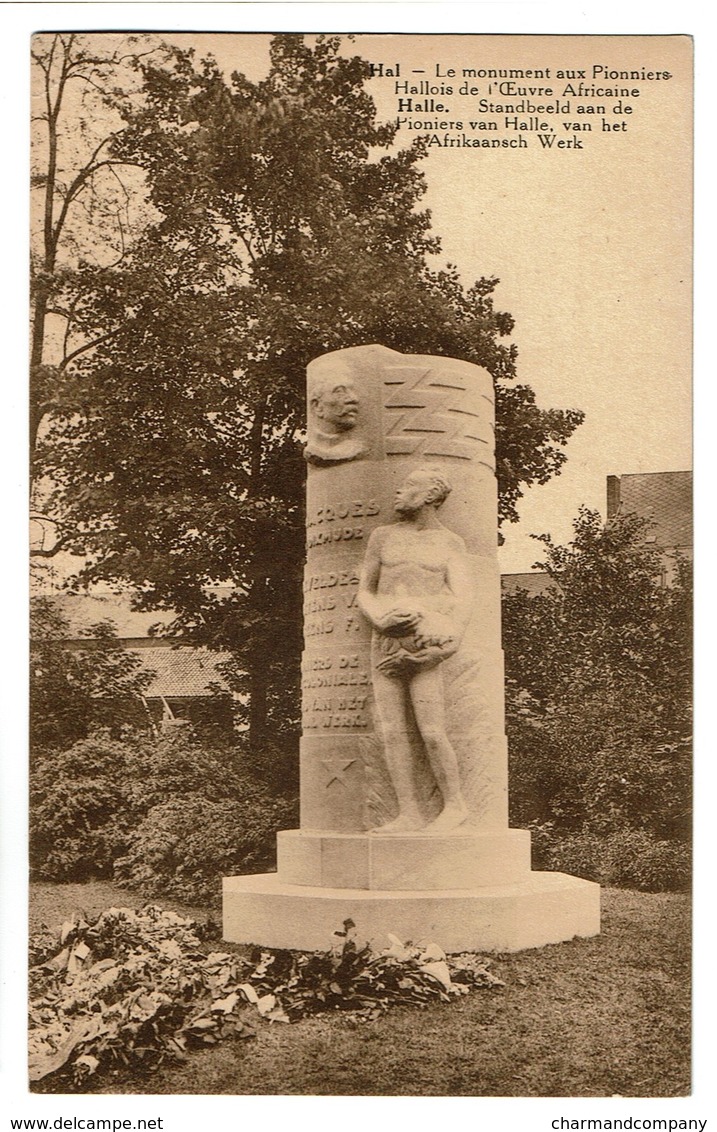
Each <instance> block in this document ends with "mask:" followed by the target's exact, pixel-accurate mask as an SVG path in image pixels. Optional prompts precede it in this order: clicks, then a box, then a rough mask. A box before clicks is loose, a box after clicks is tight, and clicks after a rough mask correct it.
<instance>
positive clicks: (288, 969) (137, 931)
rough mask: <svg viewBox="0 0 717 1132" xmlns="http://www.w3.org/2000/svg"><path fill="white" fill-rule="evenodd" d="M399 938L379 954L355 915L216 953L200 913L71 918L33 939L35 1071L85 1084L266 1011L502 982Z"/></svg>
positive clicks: (410, 999)
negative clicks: (56, 945)
mask: <svg viewBox="0 0 717 1132" xmlns="http://www.w3.org/2000/svg"><path fill="white" fill-rule="evenodd" d="M389 939H390V947H389V948H387V949H386V950H385V951H383V952H381V953H379V954H376V953H375V952H373V951H372V950H371V948H370V947H369V946H368V945H362V946H359V945H357V943H356V942H355V925H354V924H353V923H352V922H351V921H346V923H345V924H344V928H343V931H341V932H337V933H335V936H334V945H333V947H332V948H331V949H330V950H329V951H326V952H319V953H316V954H303V953H296V952H288V951H274V952H271V951H263V952H259V951H257V952H255V953H254V954H253V955H252V956H251V958H243V957H240V956H237V955H236V954H229V953H225V952H216V951H214V952H209V953H207V951H206V948H203V946H202V941H201V938H200V931H199V929H198V928H197V925H196V924H194V923H192V922H191V921H189V920H186V919H183V918H182V917H180V916H177V915H176V914H175V913H172V912H163V911H162V910H161V909H160V908H157V907H153V906H150V907H148V908H145V909H143V910H142V911H139V912H134V911H132V910H131V909H127V908H119V909H118V908H110V909H109V910H108V911H106V912H103V913H102V915H101V916H99V917H98V919H97V920H95V921H94V923H91V924H90V923H87V922H85V921H84V920H82V919H78V920H75V921H74V922H68V923H66V924H65V925H64V926H63V929H62V932H61V938H60V950H59V951H57V950H56V951H55V952H54V953H51V952H50V951H49V949H48V948H47V941H46V937H45V936H43V939H42V940H41V941H39V943H38V944H37V945H36V947H35V950H36V952H37V951H38V950H39V953H40V954H41V955H42V950H40V949H43V948H44V955H42V961H41V962H40V963H39V964H38V965H36V966H35V967H34V968H33V969H32V970H31V973H30V975H31V991H32V996H31V1004H30V1073H31V1080H33V1081H40V1080H43V1079H44V1078H46V1077H49V1076H52V1075H61V1076H62V1077H64V1078H65V1079H67V1080H71V1081H72V1082H73V1083H74V1084H75V1085H79V1084H81V1083H82V1082H83V1081H85V1080H86V1079H87V1078H88V1077H89V1076H91V1075H93V1074H94V1073H101V1072H104V1071H107V1070H108V1069H110V1068H112V1067H115V1066H127V1067H129V1068H130V1069H133V1070H136V1069H142V1070H144V1071H152V1070H155V1069H157V1068H158V1067H159V1066H160V1065H161V1064H162V1063H163V1062H164V1061H165V1060H167V1059H168V1058H169V1059H175V1060H176V1059H181V1058H183V1057H185V1056H186V1054H187V1052H188V1051H190V1050H191V1049H192V1048H197V1047H201V1046H206V1045H213V1044H215V1043H216V1042H218V1041H221V1040H225V1039H228V1038H231V1039H237V1038H242V1039H243V1038H251V1037H253V1036H254V1034H255V1030H254V1028H253V1026H252V1024H251V1021H250V1019H251V1018H255V1017H256V1014H258V1015H259V1016H260V1017H262V1018H264V1019H266V1020H268V1021H270V1022H292V1021H298V1020H299V1019H300V1018H302V1017H305V1016H306V1015H308V1014H316V1013H320V1012H324V1011H329V1010H350V1011H352V1012H354V1013H355V1014H357V1016H358V1017H361V1018H363V1019H367V1020H368V1019H373V1018H376V1017H379V1016H380V1015H381V1014H382V1013H383V1012H385V1011H386V1010H388V1008H389V1007H390V1006H392V1005H403V1004H405V1005H425V1004H426V1003H427V1002H430V1001H441V1002H448V1001H450V1000H451V998H453V997H455V996H457V995H459V994H466V993H468V991H469V990H470V989H472V988H476V987H494V986H501V985H502V983H501V980H500V979H498V978H497V977H496V976H494V975H492V974H491V972H490V971H489V969H488V964H487V962H486V960H483V959H480V957H477V956H475V955H472V956H465V957H461V956H459V957H457V958H455V959H454V960H452V961H451V962H450V965H449V962H448V960H447V959H446V956H445V955H444V953H443V952H442V951H441V950H440V948H438V947H436V946H435V945H434V944H429V945H427V946H425V947H422V948H419V947H413V946H411V945H404V944H403V943H402V942H401V941H400V940H398V939H396V938H395V937H394V936H389ZM31 943H32V941H31Z"/></svg>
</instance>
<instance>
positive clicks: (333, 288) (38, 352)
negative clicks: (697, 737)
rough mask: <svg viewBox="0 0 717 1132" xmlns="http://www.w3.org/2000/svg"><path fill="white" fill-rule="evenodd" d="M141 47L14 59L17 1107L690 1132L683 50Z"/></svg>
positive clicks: (41, 46)
mask: <svg viewBox="0 0 717 1132" xmlns="http://www.w3.org/2000/svg"><path fill="white" fill-rule="evenodd" d="M49 7H51V6H45V11H44V13H43V15H45V16H47V14H48V8H49ZM138 7H140V8H141V7H142V6H141V5H139V6H138ZM126 15H127V16H131V12H129V11H128V12H127V13H126ZM126 22H127V30H111V31H110V30H106V31H105V30H92V22H91V21H88V24H87V30H63V28H62V27H61V26H59V24H58V26H57V27H56V28H54V29H53V28H52V27H51V26H50V24H49V23H48V21H47V20H45V24H44V27H45V28H48V27H49V30H35V32H34V34H33V35H32V37H31V42H30V39H29V38H28V41H27V50H28V52H29V54H30V59H31V63H30V73H31V78H30V82H31V88H30V107H29V116H30V118H31V125H30V166H31V169H30V189H29V215H30V264H31V268H30V276H31V278H30V346H29V389H30V395H29V400H30V404H29V420H30V425H29V444H30V552H29V561H30V583H29V585H30V601H29V604H30V619H29V620H30V632H29V638H30V642H29V687H30V717H29V736H30V738H29V748H30V752H29V773H28V785H27V794H28V798H29V803H28V807H29V817H28V831H29V832H28V856H29V864H28V867H29V897H28V903H29V928H28V930H29V958H28V962H27V972H28V974H27V978H28V998H29V1029H28V1043H29V1054H28V1085H27V1089H28V1095H29V1096H30V1097H31V1098H32V1100H33V1102H35V1103H39V1102H40V1098H45V1097H48V1096H49V1097H58V1096H67V1095H72V1096H75V1097H76V1096H78V1095H83V1096H84V1097H87V1096H95V1097H97V1098H98V1099H99V1098H102V1097H108V1096H109V1095H112V1096H113V1097H118V1096H139V1097H157V1096H160V1097H163V1098H172V1097H173V1098H177V1097H180V1096H187V1095H194V1096H202V1097H215V1098H216V1097H222V1096H223V1097H229V1096H231V1097H249V1096H256V1097H264V1098H266V1097H356V1098H358V1097H393V1098H397V1097H403V1098H423V1097H431V1098H604V1099H607V1098H613V1099H614V1098H618V1100H613V1102H612V1103H613V1104H616V1105H618V1106H619V1105H620V1104H621V1103H622V1102H625V1103H623V1104H622V1108H620V1107H617V1108H611V1109H609V1110H606V1112H605V1119H602V1120H601V1121H599V1122H597V1123H594V1124H593V1125H591V1126H592V1127H595V1128H598V1127H599V1128H601V1129H602V1128H607V1129H612V1128H623V1127H624V1128H643V1129H656V1128H665V1129H667V1130H668V1132H672V1129H678V1128H684V1129H695V1130H696V1132H704V1127H705V1125H706V1120H705V1119H704V1114H703V1115H702V1116H700V1114H698V1113H697V1111H696V1110H693V1109H690V1110H689V1116H687V1115H684V1113H683V1112H682V1110H680V1111H679V1112H678V1110H676V1109H675V1108H674V1106H673V1108H671V1109H670V1110H669V1111H670V1113H671V1114H672V1116H673V1117H674V1116H675V1114H677V1116H678V1117H679V1118H680V1119H673V1120H672V1121H668V1119H666V1118H665V1112H666V1111H667V1110H666V1108H665V1106H664V1105H662V1106H661V1107H657V1108H655V1107H652V1108H649V1109H644V1110H643V1113H642V1119H641V1120H640V1119H637V1118H635V1119H634V1120H633V1117H632V1115H630V1114H631V1113H632V1112H633V1111H635V1112H637V1111H638V1110H633V1109H629V1110H628V1107H627V1102H629V1101H632V1100H634V1099H635V1098H647V1099H649V1100H650V1101H651V1102H655V1101H657V1100H662V1099H667V1098H670V1099H671V1100H672V1101H673V1102H674V1101H675V1099H677V1098H681V1099H683V1100H685V1099H688V1098H690V1097H691V1095H692V1092H693V1064H692V1056H691V1044H692V1041H691V1039H692V1026H693V1015H692V991H691V985H692V979H691V972H692V963H693V951H692V939H691V936H692V930H691V929H692V910H691V888H692V875H693V854H692V848H693V846H692V835H693V821H692V800H693V752H692V675H693V672H692V669H693V657H692V651H693V646H692V607H693V599H692V561H693V533H692V511H693V507H692V500H693V481H692V321H693V295H692V256H693V238H692V224H693V214H692V201H693V170H692V164H693V49H694V45H693V40H692V38H691V36H690V35H689V34H599V35H598V34H592V35H575V34H480V33H474V32H471V33H465V34H458V33H453V32H450V31H445V32H441V31H440V30H436V31H432V32H430V33H428V32H425V33H424V32H421V31H415V30H405V31H402V32H401V33H398V32H394V33H383V32H379V31H376V32H365V31H359V32H351V31H342V32H335V31H332V30H325V31H321V30H318V31H317V30H316V26H317V25H316V23H312V24H311V25H309V24H307V25H305V26H306V27H309V26H310V27H311V28H312V30H283V31H275V32H272V31H243V32H236V31H228V30H227V31H184V30H173V29H171V28H170V30H165V31H163V30H161V28H160V30H144V21H142V20H138V21H137V26H136V27H135V28H132V27H131V21H130V20H127V21H126ZM172 23H173V21H172V20H167V25H168V26H169V25H171V24H172ZM38 26H39V25H38ZM326 26H327V27H329V28H330V26H331V22H330V21H329V20H327V21H326ZM679 30H680V29H679V27H677V28H676V31H679ZM23 867H24V866H23ZM48 1111H49V1110H48ZM58 1111H59V1110H58ZM63 1111H64V1110H63ZM73 1111H74V1110H73ZM77 1111H79V1109H78V1110H77ZM82 1111H85V1110H84V1109H83V1110H82ZM87 1111H89V1110H87ZM98 1111H100V1110H99V1109H98ZM137 1111H139V1110H137ZM142 1111H143V1112H145V1113H146V1114H149V1111H150V1110H149V1108H148V1107H146V1108H145V1109H143V1110H142ZM554 1111H555V1115H557V1116H560V1112H561V1111H563V1112H565V1113H567V1111H568V1110H567V1109H563V1110H559V1109H558V1108H557V1107H556V1108H555V1110H554ZM581 1111H583V1110H581ZM600 1111H602V1110H600ZM684 1112H685V1113H686V1112H687V1110H684ZM683 1115H684V1118H682V1117H683ZM563 1119H564V1120H567V1123H563V1124H560V1123H559V1122H558V1123H556V1122H555V1121H554V1120H553V1122H552V1127H553V1128H557V1127H562V1128H568V1127H574V1128H581V1127H584V1126H586V1125H584V1124H581V1122H580V1120H577V1119H576V1120H573V1121H572V1123H571V1122H570V1120H569V1119H568V1117H567V1116H564V1117H563ZM628 1121H631V1122H628ZM17 1126H18V1127H21V1126H22V1127H24V1125H20V1124H18V1125H17ZM55 1126H56V1127H57V1125H55ZM96 1126H97V1127H102V1125H101V1124H97V1125H96ZM78 1127H79V1126H78ZM83 1127H88V1128H89V1127H94V1125H92V1124H88V1123H86V1124H85V1125H84V1126H83ZM132 1127H137V1128H141V1127H151V1128H154V1127H158V1128H161V1127H162V1124H161V1123H160V1124H157V1123H154V1124H153V1123H152V1122H151V1121H149V1122H147V1121H145V1123H142V1121H140V1122H139V1123H136V1124H134V1125H132ZM546 1127H548V1124H547V1123H546Z"/></svg>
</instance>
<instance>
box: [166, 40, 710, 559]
mask: <svg viewBox="0 0 717 1132" xmlns="http://www.w3.org/2000/svg"><path fill="white" fill-rule="evenodd" d="M174 38H175V39H176V40H177V42H179V43H182V42H184V43H191V44H192V45H193V46H194V47H195V48H196V50H197V53H198V54H199V55H202V54H204V53H205V52H206V51H211V53H212V54H214V56H215V58H216V59H217V61H218V62H219V64H220V65H221V67H222V68H223V69H224V70H225V71H226V72H227V73H231V71H232V70H235V69H236V70H241V71H244V72H245V73H246V74H247V75H248V77H250V78H252V79H257V78H260V77H263V75H264V74H265V73H266V68H267V62H268V60H267V50H268V37H266V36H263V35H256V36H208V37H206V38H205V37H202V36H196V35H193V36H191V37H188V38H187V39H186V40H184V39H183V37H181V36H177V37H174ZM344 50H346V51H350V52H352V53H353V52H355V53H357V54H360V55H362V56H363V57H364V58H366V59H368V60H370V61H372V62H374V63H375V64H378V63H379V62H382V63H384V64H385V66H384V68H383V71H384V73H383V74H381V75H379V74H376V76H375V77H374V78H373V79H372V80H371V81H370V82H369V84H368V89H369V90H370V92H371V94H372V96H373V98H374V100H375V102H376V105H377V109H378V114H379V117H380V118H381V119H382V120H392V119H395V118H396V117H397V107H398V103H397V92H396V89H395V84H396V82H397V81H398V82H405V81H407V78H410V79H411V81H412V82H420V81H429V80H430V81H431V83H432V85H434V86H439V85H440V84H441V83H442V82H443V83H444V85H445V84H447V83H449V84H451V85H452V86H453V88H454V92H455V90H456V87H457V86H459V85H460V83H461V82H462V81H463V80H462V78H461V72H462V70H463V68H474V69H490V68H493V69H500V68H513V69H517V68H520V69H522V70H528V69H533V70H536V69H542V70H550V74H551V75H552V76H555V74H556V72H557V70H558V69H563V70H566V69H573V70H576V69H583V70H585V72H586V83H585V85H590V84H591V82H592V79H591V68H592V66H594V65H597V66H601V67H603V68H604V69H605V70H606V71H614V70H617V71H622V70H634V69H638V70H640V69H642V68H644V69H645V70H647V71H653V73H654V71H656V70H660V71H664V70H668V71H669V72H670V74H671V75H672V76H673V77H672V78H671V79H670V80H667V81H664V80H662V81H659V80H658V81H654V80H653V81H640V82H637V83H635V82H632V83H625V82H622V83H621V84H619V83H617V82H615V81H611V80H609V79H606V78H600V77H599V76H598V78H597V79H596V80H595V82H594V83H593V85H600V84H601V89H605V88H606V87H607V88H608V89H612V88H614V87H615V86H616V85H621V86H622V87H623V88H624V87H625V86H627V87H629V88H630V89H639V91H640V94H639V96H638V97H637V98H633V99H632V100H631V103H630V104H631V105H633V113H632V116H631V117H630V118H626V117H625V116H622V117H620V116H614V115H613V116H612V117H611V124H612V123H615V124H617V125H619V126H621V125H622V123H623V122H624V123H625V126H626V129H625V131H624V132H623V131H622V129H620V130H618V131H616V132H610V133H607V132H606V131H604V129H603V128H602V124H601V122H600V121H599V120H597V121H596V120H595V119H593V120H592V122H590V119H584V121H588V122H590V124H592V125H593V130H592V131H591V132H590V134H589V136H587V135H585V134H583V133H581V134H580V140H582V141H583V147H582V148H581V149H575V150H573V149H568V148H565V149H562V150H560V151H558V150H557V149H554V148H553V149H550V150H547V151H546V150H545V149H544V148H543V147H542V146H538V145H536V144H535V141H534V139H531V141H532V142H533V144H532V145H531V146H530V147H529V148H528V149H524V150H523V149H521V150H518V149H512V148H510V149H499V150H494V149H475V148H462V147H461V148H452V147H449V148H446V147H438V146H432V147H431V148H430V149H429V152H428V155H427V158H426V159H425V161H424V162H423V169H424V172H425V175H426V180H427V186H428V189H427V193H426V196H425V198H424V202H423V203H424V204H425V206H426V207H428V208H429V209H430V210H431V213H432V218H433V230H434V232H435V233H436V234H437V235H439V236H440V237H441V240H442V246H443V259H444V261H449V262H451V263H453V264H455V265H456V266H457V267H458V269H459V271H460V273H461V276H462V279H463V281H464V283H466V284H470V283H471V282H473V281H474V280H475V279H476V278H479V277H481V276H495V277H497V278H498V279H500V285H499V287H498V288H497V290H496V293H495V305H496V308H497V309H499V310H505V311H508V312H510V313H511V314H512V315H513V317H514V318H515V322H516V326H515V329H514V332H513V336H512V340H513V341H514V342H515V343H516V344H517V346H518V349H519V364H518V380H519V381H522V382H525V383H526V384H528V385H530V386H532V388H533V389H534V390H535V393H536V396H537V401H538V404H539V405H540V406H541V407H544V408H577V409H581V410H583V412H584V413H585V421H584V423H583V425H582V426H581V427H580V428H579V429H578V430H577V432H576V433H574V435H573V437H572V438H571V440H570V442H569V445H568V447H567V449H566V452H567V456H568V459H567V462H566V464H565V465H564V468H563V470H562V472H561V474H560V476H558V477H556V478H554V479H553V480H551V481H550V483H548V484H546V485H540V486H535V487H534V488H532V489H530V490H528V491H527V492H526V494H525V497H524V499H523V501H522V502H521V504H520V507H519V513H520V522H519V523H518V524H513V525H507V526H506V527H504V531H503V533H504V536H505V545H504V546H503V547H502V548H501V550H500V553H499V558H500V567H501V570H502V572H504V573H515V572H522V571H525V570H530V569H531V567H532V565H533V563H534V562H535V561H536V559H537V558H539V557H540V549H541V548H540V546H539V545H538V544H537V543H536V542H535V541H534V540H533V539H532V538H531V535H534V534H540V533H543V532H549V533H550V534H551V535H552V536H553V537H554V538H555V539H557V541H559V542H565V541H568V540H569V539H570V537H571V533H572V521H573V519H574V518H575V516H576V515H577V512H578V508H579V507H580V506H581V505H583V504H585V505H587V506H589V507H590V508H593V509H596V510H598V511H600V512H601V513H602V514H603V516H604V514H605V497H606V477H607V476H608V475H620V474H621V473H635V472H657V471H682V470H686V469H689V468H690V467H691V466H692V465H691V413H692V408H691V366H692V359H691V224H692V218H691V98H690V82H691V45H690V43H689V41H688V40H687V38H686V37H684V36H682V37H645V36H643V37H630V38H627V39H622V40H620V41H618V40H616V39H615V38H610V37H601V38H599V39H598V38H595V39H593V40H591V41H590V42H589V43H586V42H585V40H584V39H583V40H581V39H580V38H579V37H570V36H562V37H559V39H556V38H555V37H554V38H553V39H552V41H549V40H546V39H545V38H544V37H540V36H511V37H498V36H471V37H465V36H456V35H452V36H451V35H431V36H419V35H384V36H375V35H359V36H357V37H356V39H355V41H354V42H353V43H351V44H346V45H345V48H344ZM396 64H398V67H399V70H400V74H399V77H398V79H396V78H395V77H393V76H388V75H387V74H386V73H385V72H386V70H387V69H389V68H390V69H391V70H395V67H396ZM668 64H669V65H668ZM450 67H452V68H453V69H454V70H455V71H457V73H458V78H456V79H451V78H447V77H446V75H447V71H448V69H449V68H450ZM378 70H379V68H378V66H376V71H377V72H378ZM416 70H420V71H423V72H425V74H424V75H420V76H413V75H412V73H411V72H413V71H416ZM601 73H603V72H601ZM530 81H534V80H530ZM550 81H551V82H552V88H553V89H562V87H563V86H564V84H560V83H559V82H557V81H553V80H552V79H551V80H550ZM470 83H471V85H475V84H476V83H477V84H478V85H479V86H480V95H479V96H477V97H480V96H484V95H485V93H486V91H485V86H486V84H485V83H484V82H483V80H482V79H480V78H478V79H473V78H472V79H471V80H470ZM544 85H545V84H544ZM401 93H403V88H401ZM434 101H438V99H435V100H434ZM507 101H509V99H507V98H503V99H502V103H505V102H507ZM513 101H515V100H513ZM539 101H540V98H539V97H536V98H535V99H534V102H539ZM546 101H549V99H546V98H543V102H546ZM583 101H584V103H585V104H586V105H587V104H591V103H602V104H603V105H606V106H607V108H608V114H611V109H612V106H613V105H615V103H616V100H615V99H611V98H604V99H603V98H592V99H590V98H588V99H585V100H583ZM623 101H626V100H623ZM414 102H418V103H421V104H423V103H422V97H421V95H419V96H417V97H416V98H414ZM576 102H577V100H573V105H575V104H576ZM443 103H444V104H445V105H449V106H450V108H451V113H450V114H440V113H439V114H437V115H436V114H434V115H431V114H430V113H428V112H426V113H422V114H417V115H414V117H416V118H418V119H420V120H431V119H433V118H436V117H438V118H442V119H448V120H455V119H457V118H463V119H465V118H466V117H475V114H474V112H473V111H471V113H468V110H467V109H466V107H467V108H468V109H470V108H471V107H473V108H475V105H476V103H475V99H471V98H466V97H463V98H460V97H456V96H455V95H454V97H452V98H451V97H447V98H444V99H443ZM402 116H403V117H406V116H407V115H405V114H404V115H402ZM496 117H497V119H499V120H500V119H501V117H502V115H497V116H496ZM523 117H524V118H527V119H530V115H524V116H523ZM571 117H576V115H571ZM548 120H550V119H548ZM501 126H502V122H501ZM446 133H449V134H450V136H456V134H457V131H443V132H442V134H443V135H445V134H446ZM415 136H417V131H413V130H409V129H407V127H406V126H403V127H402V128H401V130H399V133H398V135H397V142H398V143H399V144H407V143H408V142H409V141H410V140H411V138H412V137H415Z"/></svg>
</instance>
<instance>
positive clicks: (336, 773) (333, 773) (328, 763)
mask: <svg viewBox="0 0 717 1132" xmlns="http://www.w3.org/2000/svg"><path fill="white" fill-rule="evenodd" d="M321 761H322V763H323V764H324V767H325V768H326V772H327V774H328V778H327V779H326V789H327V790H328V788H329V786H331V783H332V782H340V783H341V784H342V785H343V786H346V787H348V782H347V781H346V779H345V778H344V775H345V774H346V771H347V770H348V769H349V767H350V766H353V764H354V763H355V762H356V759H343V758H341V756H340V755H331V756H330V757H329V758H327V759H322V760H321Z"/></svg>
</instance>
